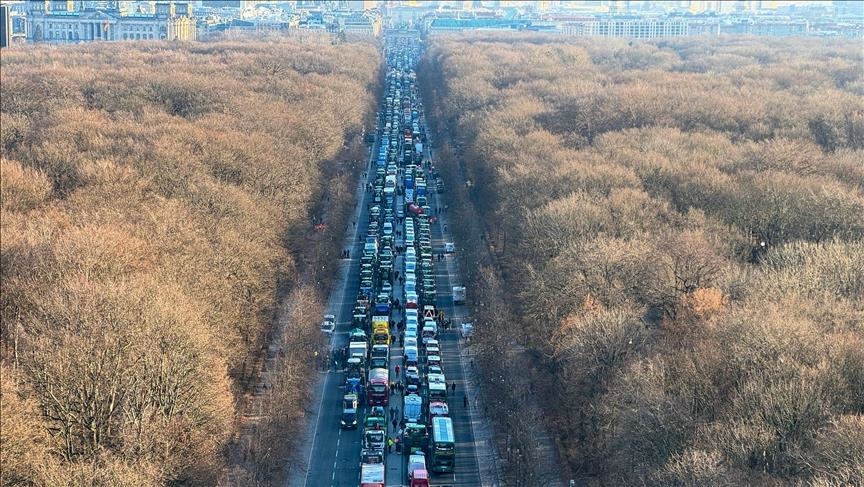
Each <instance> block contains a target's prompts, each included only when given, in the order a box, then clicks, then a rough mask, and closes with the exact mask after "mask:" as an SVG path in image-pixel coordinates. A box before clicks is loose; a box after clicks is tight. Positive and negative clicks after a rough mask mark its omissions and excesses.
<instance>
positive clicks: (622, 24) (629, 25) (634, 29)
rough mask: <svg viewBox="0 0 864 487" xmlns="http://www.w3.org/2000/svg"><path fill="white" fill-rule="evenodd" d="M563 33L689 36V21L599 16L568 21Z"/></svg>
mask: <svg viewBox="0 0 864 487" xmlns="http://www.w3.org/2000/svg"><path fill="white" fill-rule="evenodd" d="M561 33H562V34H565V35H573V36H584V37H626V38H633V39H656V38H658V37H684V36H689V35H691V34H690V29H689V22H687V21H686V20H683V19H671V18H670V19H644V18H634V19H629V18H628V19H618V18H614V17H611V18H597V19H591V20H583V21H576V22H566V23H565V24H564V25H563V26H562V28H561Z"/></svg>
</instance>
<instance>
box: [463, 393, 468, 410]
mask: <svg viewBox="0 0 864 487" xmlns="http://www.w3.org/2000/svg"><path fill="white" fill-rule="evenodd" d="M462 406H463V407H466V408H467V407H468V394H464V395H463V396H462Z"/></svg>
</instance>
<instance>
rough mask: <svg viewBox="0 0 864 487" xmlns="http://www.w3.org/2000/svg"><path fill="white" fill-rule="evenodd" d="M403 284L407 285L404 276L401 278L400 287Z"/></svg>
mask: <svg viewBox="0 0 864 487" xmlns="http://www.w3.org/2000/svg"><path fill="white" fill-rule="evenodd" d="M403 284H405V278H404V277H402V276H399V285H400V286H401V285H403Z"/></svg>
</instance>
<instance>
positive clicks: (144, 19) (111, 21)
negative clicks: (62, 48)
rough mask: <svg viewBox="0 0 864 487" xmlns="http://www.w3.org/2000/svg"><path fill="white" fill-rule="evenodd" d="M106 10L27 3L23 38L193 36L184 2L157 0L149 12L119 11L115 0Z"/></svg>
mask: <svg viewBox="0 0 864 487" xmlns="http://www.w3.org/2000/svg"><path fill="white" fill-rule="evenodd" d="M107 3H108V4H110V5H108V8H107V9H106V10H96V9H93V8H86V9H85V8H83V4H82V3H80V2H71V1H70V2H66V1H60V2H58V1H56V0H50V1H45V2H43V1H39V2H32V3H30V4H28V5H29V6H30V11H29V12H28V16H27V40H28V41H33V42H90V41H124V40H151V39H152V40H157V39H164V40H184V41H194V40H195V39H196V38H197V32H196V26H195V18H194V17H193V16H192V9H191V7H190V6H189V4H188V3H185V2H157V3H156V11H155V13H153V14H133V15H122V14H121V12H120V11H119V10H118V9H117V6H118V5H117V2H107Z"/></svg>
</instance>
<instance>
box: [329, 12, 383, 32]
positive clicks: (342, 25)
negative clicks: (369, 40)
mask: <svg viewBox="0 0 864 487" xmlns="http://www.w3.org/2000/svg"><path fill="white" fill-rule="evenodd" d="M336 24H337V25H338V30H339V31H341V32H344V33H345V34H354V35H360V36H363V37H378V36H380V35H381V28H382V24H383V22H382V20H381V15H379V14H377V13H372V12H351V13H350V14H347V15H337V16H336Z"/></svg>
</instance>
